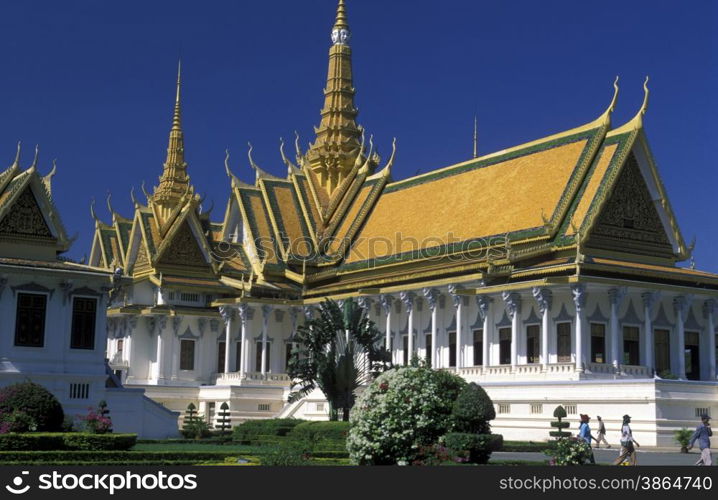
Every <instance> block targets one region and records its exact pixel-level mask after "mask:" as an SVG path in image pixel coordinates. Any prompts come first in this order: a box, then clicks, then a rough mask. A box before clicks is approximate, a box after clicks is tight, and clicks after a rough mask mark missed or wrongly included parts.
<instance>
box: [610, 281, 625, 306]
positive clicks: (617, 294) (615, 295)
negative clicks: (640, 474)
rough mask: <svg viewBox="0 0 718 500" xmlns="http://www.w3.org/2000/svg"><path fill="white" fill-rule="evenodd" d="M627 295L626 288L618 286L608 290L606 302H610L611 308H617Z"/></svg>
mask: <svg viewBox="0 0 718 500" xmlns="http://www.w3.org/2000/svg"><path fill="white" fill-rule="evenodd" d="M627 293H628V288H626V287H625V286H619V287H616V288H611V289H610V290H608V300H609V301H610V303H611V305H612V306H619V305H621V301H622V300H623V298H624V297H625V296H626V294H627Z"/></svg>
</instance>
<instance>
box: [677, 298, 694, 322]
mask: <svg viewBox="0 0 718 500" xmlns="http://www.w3.org/2000/svg"><path fill="white" fill-rule="evenodd" d="M692 302H693V297H692V296H691V295H678V296H677V297H674V298H673V310H674V311H675V313H676V316H677V315H678V314H680V315H681V317H682V318H683V321H685V320H686V313H687V312H688V309H690V307H691V303H692Z"/></svg>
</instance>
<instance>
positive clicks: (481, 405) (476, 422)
mask: <svg viewBox="0 0 718 500" xmlns="http://www.w3.org/2000/svg"><path fill="white" fill-rule="evenodd" d="M451 415H452V417H453V419H454V430H455V431H456V432H468V433H473V434H490V433H491V425H489V421H490V420H493V419H495V418H496V410H494V403H493V401H491V398H490V397H489V395H488V394H486V391H485V390H484V389H483V388H482V387H481V386H479V385H477V384H475V383H473V382H472V383H470V384H468V385H466V386H465V387H464V388H463V389H462V390H461V392H460V393H459V395H458V397H457V398H456V401H454V408H453V410H452V412H451Z"/></svg>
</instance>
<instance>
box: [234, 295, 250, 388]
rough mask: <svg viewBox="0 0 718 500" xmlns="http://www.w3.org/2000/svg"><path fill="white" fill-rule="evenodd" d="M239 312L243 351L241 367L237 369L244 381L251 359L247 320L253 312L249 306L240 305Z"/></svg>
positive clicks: (241, 353) (240, 361)
mask: <svg viewBox="0 0 718 500" xmlns="http://www.w3.org/2000/svg"><path fill="white" fill-rule="evenodd" d="M237 310H238V311H239V319H240V326H241V328H242V332H241V337H240V349H241V351H240V353H239V354H240V356H239V366H238V367H237V369H238V370H239V373H240V375H239V376H240V379H242V378H244V375H245V374H246V373H247V360H248V359H249V358H248V356H249V345H248V343H247V320H248V319H249V315H250V314H251V312H252V308H251V307H249V306H248V305H247V304H240V305H239V307H238V308H237Z"/></svg>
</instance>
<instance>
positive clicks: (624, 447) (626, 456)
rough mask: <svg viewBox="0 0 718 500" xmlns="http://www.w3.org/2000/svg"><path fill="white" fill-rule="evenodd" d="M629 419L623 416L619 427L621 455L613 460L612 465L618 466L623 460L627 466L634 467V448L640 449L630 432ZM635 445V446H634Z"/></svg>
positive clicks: (635, 461)
mask: <svg viewBox="0 0 718 500" xmlns="http://www.w3.org/2000/svg"><path fill="white" fill-rule="evenodd" d="M630 423H631V417H630V416H629V415H624V416H623V426H622V427H621V454H620V455H618V458H617V459H616V460H614V462H613V465H619V464H620V463H621V462H623V461H624V460H628V463H629V465H636V464H637V460H636V447H639V448H640V446H641V445H640V444H638V441H636V440H635V439H633V432H632V431H631V426H630V425H628V424H630ZM634 445H635V446H634Z"/></svg>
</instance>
